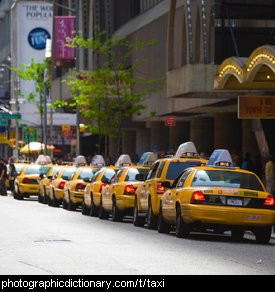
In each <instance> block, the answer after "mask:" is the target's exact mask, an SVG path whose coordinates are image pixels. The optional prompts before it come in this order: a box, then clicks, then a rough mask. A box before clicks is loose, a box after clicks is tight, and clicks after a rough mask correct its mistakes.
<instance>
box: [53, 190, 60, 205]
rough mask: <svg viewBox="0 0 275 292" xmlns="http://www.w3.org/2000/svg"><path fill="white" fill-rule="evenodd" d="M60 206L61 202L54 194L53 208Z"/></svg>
mask: <svg viewBox="0 0 275 292" xmlns="http://www.w3.org/2000/svg"><path fill="white" fill-rule="evenodd" d="M59 205H60V203H59V200H57V198H56V196H55V194H54V193H53V200H52V206H53V207H59Z"/></svg>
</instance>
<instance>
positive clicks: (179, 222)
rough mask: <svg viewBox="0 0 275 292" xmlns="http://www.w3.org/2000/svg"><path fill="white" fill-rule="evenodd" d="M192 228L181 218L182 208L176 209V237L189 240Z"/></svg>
mask: <svg viewBox="0 0 275 292" xmlns="http://www.w3.org/2000/svg"><path fill="white" fill-rule="evenodd" d="M190 231H191V229H190V226H189V225H188V224H186V223H185V222H184V221H183V219H182V217H181V208H180V206H179V205H177V207H176V236H177V237H178V238H187V237H188V236H189V235H190Z"/></svg>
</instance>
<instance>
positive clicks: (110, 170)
mask: <svg viewBox="0 0 275 292" xmlns="http://www.w3.org/2000/svg"><path fill="white" fill-rule="evenodd" d="M118 170H119V168H118V167H116V166H108V167H103V168H101V169H100V170H99V171H98V172H97V173H96V174H95V176H94V177H93V179H92V180H91V182H90V183H88V184H87V186H86V188H85V190H84V201H83V204H82V214H83V215H90V216H92V217H95V216H98V210H99V206H100V197H101V192H102V190H103V189H104V188H105V187H106V186H107V184H109V183H110V181H111V179H112V178H113V177H114V176H115V175H116V173H117V171H118Z"/></svg>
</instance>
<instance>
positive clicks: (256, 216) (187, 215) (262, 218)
mask: <svg viewBox="0 0 275 292" xmlns="http://www.w3.org/2000/svg"><path fill="white" fill-rule="evenodd" d="M181 215H182V219H183V220H184V222H186V223H196V222H198V223H202V224H213V225H215V224H217V225H231V226H232V225H238V226H255V227H256V226H271V225H273V224H274V223H275V210H268V209H252V208H240V207H228V206H227V207H221V206H218V207H217V206H209V205H196V204H194V205H192V204H188V205H181Z"/></svg>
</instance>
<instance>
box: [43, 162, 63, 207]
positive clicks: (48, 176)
mask: <svg viewBox="0 0 275 292" xmlns="http://www.w3.org/2000/svg"><path fill="white" fill-rule="evenodd" d="M61 168H62V166H61V165H53V166H51V167H50V169H49V170H48V172H47V173H45V174H41V175H40V177H41V180H40V182H39V196H38V202H39V203H43V204H48V200H49V190H50V183H51V181H52V180H53V179H55V178H56V176H57V174H58V172H59V171H60V170H61Z"/></svg>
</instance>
